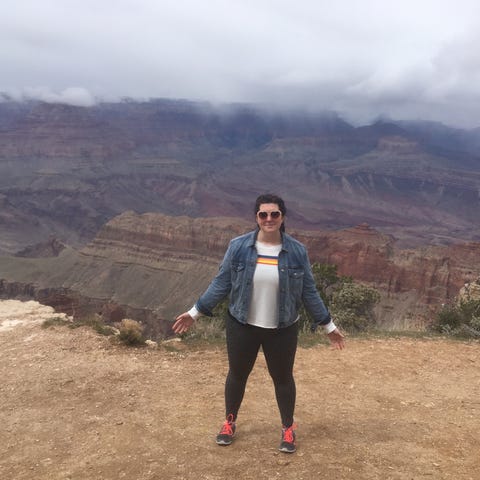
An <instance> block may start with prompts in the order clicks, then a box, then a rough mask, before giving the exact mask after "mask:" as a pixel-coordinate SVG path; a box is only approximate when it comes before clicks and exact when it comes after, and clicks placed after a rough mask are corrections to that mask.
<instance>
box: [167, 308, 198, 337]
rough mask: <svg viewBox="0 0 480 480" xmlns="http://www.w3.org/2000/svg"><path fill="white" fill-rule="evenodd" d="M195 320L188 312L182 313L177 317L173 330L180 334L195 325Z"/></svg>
mask: <svg viewBox="0 0 480 480" xmlns="http://www.w3.org/2000/svg"><path fill="white" fill-rule="evenodd" d="M194 321H195V320H194V319H193V318H192V317H191V316H190V315H189V313H188V312H185V313H182V314H180V315H179V316H178V317H177V318H176V319H175V323H174V324H173V326H172V330H173V331H174V332H175V333H178V334H181V333H185V332H186V331H187V330H188V329H189V328H190V327H191V326H192V325H193V322H194Z"/></svg>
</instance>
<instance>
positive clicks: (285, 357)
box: [225, 314, 298, 427]
mask: <svg viewBox="0 0 480 480" xmlns="http://www.w3.org/2000/svg"><path fill="white" fill-rule="evenodd" d="M226 332H227V352H228V363H229V370H228V375H227V380H226V382H225V408H226V415H227V416H228V415H229V414H232V415H233V417H234V418H235V419H236V418H237V414H238V410H239V409H240V405H241V403H242V400H243V395H244V393H245V386H246V384H247V380H248V376H249V375H250V372H251V371H252V368H253V365H254V364H255V360H256V359H257V354H258V351H259V349H260V346H261V347H262V349H263V353H264V355H265V360H266V362H267V367H268V371H269V373H270V376H271V377H272V380H273V384H274V386H275V396H276V399H277V404H278V409H279V410H280V417H281V419H282V424H283V425H284V426H286V427H290V426H291V425H292V423H293V412H294V410H295V398H296V388H295V380H294V378H293V364H294V361H295V352H296V351H297V337H298V325H297V323H295V324H293V325H291V326H290V327H286V328H275V329H272V328H261V327H255V326H253V325H243V324H242V323H240V322H238V321H237V320H235V319H234V318H233V317H231V315H229V314H227V318H226Z"/></svg>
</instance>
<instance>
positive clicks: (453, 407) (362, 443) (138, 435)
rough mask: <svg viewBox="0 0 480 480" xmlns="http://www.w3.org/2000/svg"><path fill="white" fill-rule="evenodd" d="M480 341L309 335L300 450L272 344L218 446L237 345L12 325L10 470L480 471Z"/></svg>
mask: <svg viewBox="0 0 480 480" xmlns="http://www.w3.org/2000/svg"><path fill="white" fill-rule="evenodd" d="M479 367H480V344H479V343H466V342H456V341H449V340H411V339H401V340H396V339H389V340H380V339H374V340H349V341H348V347H347V349H346V350H345V351H343V352H334V351H332V350H330V349H329V348H328V347H327V346H325V345H318V346H316V347H313V348H309V349H300V350H299V352H298V357H297V362H296V379H297V387H298V402H297V414H296V420H297V423H298V451H297V453H296V454H294V455H286V454H281V453H279V452H278V451H277V446H278V442H279V435H280V430H279V420H278V414H277V409H276V405H275V401H274V393H273V388H272V385H271V382H270V379H269V377H268V374H267V373H266V370H265V363H264V360H263V357H261V356H260V358H259V361H258V362H257V365H256V367H255V369H254V372H253V373H252V377H251V379H250V381H249V385H248V389H247V392H246V396H245V400H244V404H243V406H242V411H241V413H240V417H239V421H238V431H237V437H236V439H235V442H234V444H233V445H232V446H230V447H218V446H216V445H215V443H214V435H215V433H216V431H217V430H218V428H219V427H220V424H221V417H222V411H223V398H222V394H223V380H224V376H225V373H226V357H225V350H224V348H223V347H210V348H207V349H203V350H202V351H199V350H197V349H194V348H191V347H185V346H184V345H183V344H181V343H179V344H177V343H173V344H169V345H168V346H160V347H159V348H158V349H155V350H154V349H147V348H144V349H129V348H126V347H121V346H115V345H113V344H112V343H111V341H110V340H109V339H108V338H106V337H101V336H99V335H97V334H95V333H94V332H93V331H91V330H89V329H88V328H85V327H82V328H79V329H76V330H71V329H68V328H66V327H54V328H50V329H42V328H41V326H40V324H39V323H36V322H35V321H33V322H32V321H29V322H25V323H23V324H17V325H16V326H15V328H10V329H3V330H2V329H0V378H1V383H0V439H1V449H0V478H1V479H5V480H22V479H32V480H33V479H35V480H43V479H45V480H46V479H48V480H57V479H59V480H60V479H62V480H64V479H72V480H80V479H82V480H83V479H92V480H93V479H94V480H101V479H105V480H107V479H108V480H110V479H112V480H113V479H122V478H125V479H128V480H144V479H145V480H147V479H148V480H151V479H158V480H160V479H162V480H164V479H170V478H171V479H189V480H190V479H192V480H193V479H205V480H207V479H209V480H220V479H231V478H236V479H241V480H243V479H275V478H280V477H282V478H292V479H293V478H294V479H333V478H334V479H349V480H350V479H352V480H353V479H355V480H359V479H368V480H370V479H381V480H388V479H392V480H393V479H395V480H397V479H398V480H400V479H401V480H412V479H413V480H421V479H435V480H436V479H454V480H463V479H471V480H477V479H478V478H480V455H479V450H478V446H479V445H480V374H479Z"/></svg>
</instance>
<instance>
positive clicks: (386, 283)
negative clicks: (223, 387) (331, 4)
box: [0, 99, 480, 337]
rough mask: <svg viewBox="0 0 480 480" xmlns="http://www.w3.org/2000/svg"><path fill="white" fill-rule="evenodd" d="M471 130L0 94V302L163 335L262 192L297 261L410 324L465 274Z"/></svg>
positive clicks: (474, 258)
mask: <svg viewBox="0 0 480 480" xmlns="http://www.w3.org/2000/svg"><path fill="white" fill-rule="evenodd" d="M479 152H480V130H479V129H474V130H469V131H466V130H459V129H454V128H450V127H448V126H444V125H440V124H433V123H427V122H398V121H397V122H395V121H393V120H387V119H379V120H378V121H377V122H375V123H374V124H372V125H368V126H359V127H355V126H352V125H350V124H349V123H348V122H346V121H344V120H343V119H342V118H341V117H340V116H339V115H337V114H335V113H332V112H319V113H309V112H282V111H275V110H273V109H268V108H264V107H259V106H253V105H223V106H212V105H206V104H199V103H195V102H189V101H180V100H179V101H173V100H152V101H145V102H134V101H124V102H120V103H100V104H98V105H95V106H93V107H88V108H82V107H73V106H69V105H61V104H48V103H42V102H24V103H17V102H13V101H10V100H8V99H5V100H4V101H3V102H0V295H1V296H2V297H3V298H20V297H22V298H23V297H25V298H35V299H38V300H40V301H42V302H44V303H46V304H48V305H52V306H54V307H55V308H57V309H58V310H59V311H64V312H66V313H68V314H76V315H80V314H82V315H83V314H87V313H92V312H94V313H100V314H101V315H102V316H104V318H105V319H106V320H107V321H115V320H117V319H119V318H121V317H122V316H131V317H135V318H138V319H140V320H141V321H142V322H143V323H145V325H147V329H148V331H149V333H150V334H151V335H152V336H153V337H157V336H165V335H168V334H169V325H170V322H171V319H172V318H173V316H174V315H175V314H176V313H178V312H180V311H183V310H184V309H185V308H187V307H189V306H190V305H191V304H192V303H193V301H194V300H195V298H196V296H197V295H198V294H199V293H200V292H201V291H202V290H203V288H204V287H205V286H206V285H207V284H208V281H209V280H210V279H211V278H212V276H213V275H214V274H215V272H216V270H217V268H218V264H219V262H220V261H221V258H222V255H223V253H224V250H225V248H226V245H227V243H228V241H229V240H230V239H231V238H232V237H234V236H236V235H239V234H241V233H243V232H245V231H248V230H250V229H252V228H253V226H254V223H253V212H252V211H251V209H252V203H253V201H254V198H255V197H256V196H257V195H258V194H259V193H263V192H266V191H274V192H276V193H279V194H280V195H281V196H283V197H284V199H285V200H286V203H287V207H288V212H287V230H288V231H289V232H291V233H292V234H293V235H294V236H295V237H296V238H298V239H299V240H300V241H302V242H303V243H305V244H306V245H307V247H308V249H309V252H310V256H311V260H312V262H321V263H330V264H335V265H337V267H338V272H339V273H340V274H341V275H350V276H352V277H353V278H354V279H355V280H356V281H361V282H365V283H368V284H369V285H372V286H374V287H375V288H377V289H378V290H379V291H380V292H381V295H382V300H381V302H380V304H379V306H378V307H377V312H376V313H377V318H378V321H379V323H380V325H382V326H383V327H385V328H390V329H403V328H424V326H425V325H427V324H428V322H429V321H431V318H432V315H434V312H435V311H436V310H437V309H438V308H439V307H440V306H441V305H442V304H443V303H447V302H450V301H453V299H454V298H455V296H456V295H457V294H458V292H459V290H460V288H461V287H462V286H463V285H464V283H466V282H471V281H473V280H474V279H476V278H477V277H478V275H479V272H480V265H479V260H478V259H479V258H480V256H479V253H480V247H479V245H480V244H479V243H478V242H479V241H480V228H479V225H480V195H479V191H480V154H479Z"/></svg>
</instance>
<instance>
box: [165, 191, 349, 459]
mask: <svg viewBox="0 0 480 480" xmlns="http://www.w3.org/2000/svg"><path fill="white" fill-rule="evenodd" d="M286 213H287V210H286V207H285V203H284V201H283V200H282V199H281V198H280V197H278V196H276V195H272V194H265V195H260V196H259V197H258V198H257V200H256V202H255V217H256V222H257V229H256V230H255V231H252V232H249V233H247V234H245V235H242V236H240V237H237V238H234V239H233V240H232V241H231V242H230V244H229V246H228V249H227V252H226V253H225V257H224V259H223V261H222V263H221V265H220V268H219V272H218V274H217V275H216V277H215V278H214V279H213V281H212V283H211V284H210V285H209V287H208V288H207V290H206V291H205V293H203V295H201V296H200V298H199V299H198V301H197V303H196V304H195V306H194V307H193V308H192V309H191V310H189V311H188V312H185V313H182V314H181V315H179V316H178V317H177V318H176V320H175V323H174V325H173V331H174V332H175V333H178V334H180V333H184V332H186V331H187V330H188V329H189V328H190V327H191V326H192V324H193V322H194V321H195V319H197V318H198V317H199V316H200V315H201V314H204V315H209V316H211V315H212V309H213V308H214V307H215V306H216V305H217V304H218V303H219V302H220V301H221V300H222V299H223V298H225V296H227V295H228V294H230V302H229V307H228V314H227V319H226V336H227V353H228V362H229V371H228V375H227V379H226V383H225V408H226V419H225V422H224V424H223V426H222V429H221V430H220V433H219V434H218V435H217V440H216V441H217V444H219V445H230V444H231V443H232V440H233V436H234V434H235V428H236V420H237V414H238V411H239V409H240V405H241V403H242V399H243V395H244V393H245V386H246V383H247V379H248V376H249V374H250V372H251V371H252V368H253V365H254V364H255V360H256V358H257V354H258V351H259V349H260V347H262V350H263V352H264V355H265V360H266V363H267V367H268V371H269V373H270V376H271V377H272V380H273V383H274V386H275V396H276V399H277V403H278V408H279V411H280V417H281V420H282V425H283V427H282V439H281V443H280V448H279V449H280V451H282V452H286V453H293V452H295V450H296V446H295V425H294V421H293V414H294V409H295V397H296V389H295V380H294V378H293V364H294V360H295V353H296V350H297V336H298V318H299V317H298V310H299V308H300V306H301V304H302V302H303V304H304V305H305V308H306V309H307V310H308V312H309V313H310V315H311V316H312V318H313V324H312V330H315V329H316V327H317V326H318V325H322V326H323V327H324V328H325V331H326V333H327V335H328V337H329V339H330V342H331V343H332V345H333V346H334V347H335V348H337V349H343V348H344V346H345V340H344V336H343V335H342V333H341V332H340V331H339V330H338V329H337V328H336V326H335V324H334V323H333V321H332V319H331V318H330V314H329V312H328V310H327V309H326V307H325V305H324V303H323V301H322V299H321V298H320V295H319V294H318V291H317V289H316V286H315V281H314V279H313V275H312V271H311V267H310V262H309V259H308V255H307V251H306V249H305V247H304V246H303V245H302V244H301V243H300V242H298V241H297V240H295V239H294V238H292V237H291V236H290V235H287V234H286V233H285V226H284V220H285V215H286Z"/></svg>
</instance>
